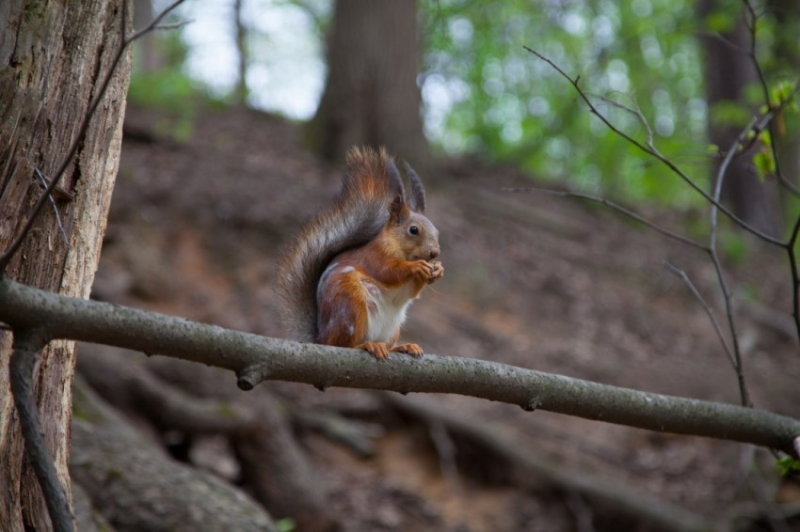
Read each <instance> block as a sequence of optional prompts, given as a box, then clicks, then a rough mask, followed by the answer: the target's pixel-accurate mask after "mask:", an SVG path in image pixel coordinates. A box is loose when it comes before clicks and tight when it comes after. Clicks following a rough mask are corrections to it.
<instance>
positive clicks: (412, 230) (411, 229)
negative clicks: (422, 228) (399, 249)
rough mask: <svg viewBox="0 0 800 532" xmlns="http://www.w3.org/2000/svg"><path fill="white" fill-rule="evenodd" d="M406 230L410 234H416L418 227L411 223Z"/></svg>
mask: <svg viewBox="0 0 800 532" xmlns="http://www.w3.org/2000/svg"><path fill="white" fill-rule="evenodd" d="M408 232H409V233H411V234H412V235H418V234H419V227H417V226H416V225H412V226H411V227H409V228H408Z"/></svg>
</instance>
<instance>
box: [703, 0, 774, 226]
mask: <svg viewBox="0 0 800 532" xmlns="http://www.w3.org/2000/svg"><path fill="white" fill-rule="evenodd" d="M698 9H699V15H700V21H701V27H702V28H704V27H705V19H706V17H707V16H708V15H709V14H711V13H713V12H714V11H716V10H718V9H722V6H721V2H719V1H718V0H703V1H702V2H701V3H700V4H699V8H698ZM700 41H701V45H702V46H703V49H704V52H705V81H706V101H707V102H708V108H709V111H711V110H713V108H714V106H715V105H717V104H720V103H725V102H729V103H735V104H739V105H745V98H744V90H745V87H746V86H747V85H749V84H751V83H756V82H758V77H757V72H756V70H755V66H754V65H753V63H752V61H751V59H750V57H748V55H747V54H746V53H745V52H743V50H749V49H750V45H751V43H750V35H749V30H748V29H747V27H746V26H745V23H744V20H742V19H741V18H739V19H738V20H737V21H736V24H735V26H734V27H733V28H732V29H731V30H730V31H728V32H725V33H723V34H721V35H713V34H711V33H709V32H708V31H705V30H703V31H702V32H701V38H700ZM742 127H743V125H730V124H725V123H723V124H715V123H714V122H713V120H709V126H708V136H709V140H710V141H711V143H713V144H716V145H717V146H719V149H720V150H721V151H723V152H725V151H727V150H729V149H730V148H731V146H732V144H733V143H734V142H735V141H736V137H737V136H738V135H739V133H740V132H741V130H742ZM753 153H754V152H753V151H752V150H750V151H748V152H744V153H742V154H739V155H737V156H736V157H735V158H734V159H733V161H732V162H731V164H730V166H729V167H728V171H727V174H726V175H725V181H724V183H723V187H722V200H723V202H725V203H726V204H728V205H730V206H731V208H732V209H733V212H734V214H736V215H737V216H738V217H739V218H741V219H742V220H744V221H746V222H748V223H749V224H750V225H752V226H754V227H755V228H757V229H759V230H761V231H763V232H765V233H767V234H770V235H774V236H778V235H779V234H780V224H781V216H780V212H779V202H778V187H777V184H776V183H775V181H774V180H769V179H765V180H764V181H763V182H762V181H761V180H760V179H759V177H758V175H757V174H756V171H755V169H754V167H753ZM720 162H721V161H720V160H718V161H716V164H714V166H713V168H712V172H713V178H712V182H714V181H715V180H716V175H717V171H718V169H719V164H720Z"/></svg>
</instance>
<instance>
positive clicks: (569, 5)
mask: <svg viewBox="0 0 800 532" xmlns="http://www.w3.org/2000/svg"><path fill="white" fill-rule="evenodd" d="M422 6H423V8H424V9H427V16H426V17H425V19H426V20H428V21H429V22H428V24H429V27H428V28H427V29H426V31H425V35H427V36H428V42H427V43H426V46H427V55H426V58H425V68H426V71H427V77H426V79H425V84H424V86H423V90H424V91H426V99H427V100H428V101H431V100H432V99H437V100H441V101H444V102H445V104H446V105H448V106H449V113H446V114H444V113H443V114H442V117H441V119H439V120H438V121H435V120H436V117H434V121H433V123H432V124H431V123H430V122H431V121H430V120H429V124H428V127H429V133H430V135H431V136H432V138H433V139H434V141H435V142H437V143H439V144H440V145H441V146H442V147H443V148H444V149H445V150H446V151H451V152H461V151H470V152H477V153H480V154H482V155H484V156H488V157H490V158H495V159H501V160H506V161H510V162H515V163H517V164H519V165H520V166H522V167H523V168H525V169H526V170H528V171H530V172H531V173H532V174H535V175H537V176H542V177H546V178H551V179H558V180H562V181H566V182H567V183H568V184H569V185H571V186H574V187H578V188H582V189H588V190H592V191H596V190H598V189H600V190H602V191H603V192H606V193H610V192H613V193H614V194H615V196H616V197H620V196H622V197H623V198H625V199H642V198H647V199H656V200H660V201H667V202H675V201H681V202H683V201H686V200H687V198H689V197H691V196H692V195H691V193H689V192H688V191H687V190H686V189H685V186H684V185H683V184H682V183H681V182H680V181H679V180H678V178H677V177H676V176H674V175H673V174H672V173H671V172H670V171H669V170H668V169H667V168H666V167H665V166H664V165H662V164H660V163H658V162H657V161H655V160H653V159H651V158H649V157H648V156H646V155H645V154H644V153H643V152H641V151H640V150H638V149H636V148H632V147H631V146H630V145H629V144H628V143H627V142H626V141H625V140H624V139H622V138H620V137H618V136H617V135H615V134H613V133H612V132H611V131H609V130H608V128H607V127H606V126H604V125H603V124H602V123H601V122H600V120H598V119H597V118H596V117H593V116H591V115H590V113H589V112H588V111H587V109H586V106H585V105H584V104H582V103H581V102H580V101H579V98H578V95H577V93H576V92H575V91H574V90H573V88H572V87H571V86H570V85H569V83H568V82H567V81H566V80H565V79H563V78H562V77H560V76H559V75H558V73H557V72H556V71H555V70H553V69H552V68H551V67H550V66H549V65H547V64H546V63H545V62H543V61H541V60H539V59H537V58H536V57H535V56H533V55H532V54H530V53H528V52H526V51H525V50H524V49H523V46H528V47H530V48H532V49H534V50H537V51H538V52H540V53H542V54H543V55H545V56H546V57H548V58H550V59H552V60H553V61H554V62H555V63H557V64H558V65H559V66H560V67H561V68H563V69H564V70H565V71H566V72H567V73H568V74H569V75H570V76H572V77H575V76H578V75H579V76H580V84H581V87H582V88H583V89H584V90H585V91H586V92H588V93H590V94H591V95H592V99H593V101H594V103H595V105H597V107H598V108H599V110H600V112H602V113H604V115H605V116H606V117H608V119H609V120H610V121H611V122H612V123H614V125H615V126H616V127H618V128H619V129H621V130H622V131H623V132H625V133H626V134H629V135H631V136H633V137H635V138H637V139H638V140H639V141H641V142H642V143H645V142H646V141H647V138H648V128H649V130H650V131H652V135H653V137H654V142H655V143H656V146H657V147H658V149H659V150H660V151H661V152H662V153H664V154H665V155H666V156H668V157H670V158H672V159H673V160H675V161H676V162H677V163H678V164H679V165H681V167H682V168H684V169H685V170H687V171H688V172H689V173H691V174H692V175H693V176H695V178H696V179H697V180H698V181H700V182H701V183H702V182H703V181H704V179H705V178H706V175H707V168H708V164H709V161H710V157H709V156H708V154H707V153H705V151H704V150H703V148H702V147H701V146H705V145H706V142H705V127H706V116H705V104H704V101H703V93H702V84H703V80H702V65H701V62H700V60H701V57H700V51H699V45H698V43H697V42H696V39H695V37H694V35H695V33H696V30H697V28H696V21H695V19H694V17H695V13H694V2H689V1H688V0H681V1H676V2H673V1H665V0H634V1H632V2H611V1H602V0H601V1H594V2H589V1H588V0H587V1H570V2H553V3H545V4H542V5H537V8H536V9H533V8H532V7H531V4H530V3H529V2H524V1H520V0H518V1H509V2H503V3H501V4H497V3H483V2H476V1H470V0H442V1H439V2H431V3H423V4H422ZM610 101H613V102H617V103H619V104H622V105H624V106H625V107H628V108H630V109H632V110H639V111H640V112H641V116H643V117H645V118H646V120H647V126H645V124H643V123H642V120H640V119H639V117H637V115H636V114H634V113H633V112H631V111H630V110H626V109H625V108H623V107H621V106H618V105H615V104H614V103H610Z"/></svg>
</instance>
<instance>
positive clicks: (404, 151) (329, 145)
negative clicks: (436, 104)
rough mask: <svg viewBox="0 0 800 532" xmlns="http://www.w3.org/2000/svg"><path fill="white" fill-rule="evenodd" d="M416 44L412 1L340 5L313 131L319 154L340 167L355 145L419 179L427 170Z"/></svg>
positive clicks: (363, 0)
mask: <svg viewBox="0 0 800 532" xmlns="http://www.w3.org/2000/svg"><path fill="white" fill-rule="evenodd" d="M418 43H419V39H418V36H417V10H416V2H415V1H414V0H337V2H336V6H335V9H334V22H333V28H332V30H331V34H330V36H329V41H328V69H329V71H328V79H327V82H326V85H325V91H324V93H323V95H322V100H321V101H320V105H319V108H318V110H317V114H316V116H315V117H314V120H313V121H312V123H311V125H310V135H309V137H310V139H311V142H312V146H313V147H314V148H315V149H316V150H317V151H318V152H319V153H320V154H322V155H323V156H324V157H325V158H327V159H329V160H337V161H338V160H343V159H344V155H345V153H346V152H347V150H348V149H349V148H350V147H351V146H354V145H361V144H364V145H369V146H373V147H375V148H377V147H380V146H386V147H387V148H388V149H389V150H390V151H391V152H392V153H395V154H397V155H399V156H400V157H403V158H405V159H407V160H408V161H409V162H410V163H411V165H412V166H414V167H415V168H416V169H417V171H418V172H420V173H424V172H425V171H426V170H427V169H428V167H429V152H428V146H427V143H426V141H425V137H424V135H423V132H422V118H421V116H420V103H421V96H420V91H419V88H418V87H417V84H416V79H417V74H418V71H419V69H418V61H419V48H418Z"/></svg>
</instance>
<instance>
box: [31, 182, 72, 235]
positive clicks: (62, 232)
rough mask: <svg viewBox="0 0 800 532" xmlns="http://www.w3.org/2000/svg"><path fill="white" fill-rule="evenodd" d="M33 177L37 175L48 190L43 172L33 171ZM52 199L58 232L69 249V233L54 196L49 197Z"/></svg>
mask: <svg viewBox="0 0 800 532" xmlns="http://www.w3.org/2000/svg"><path fill="white" fill-rule="evenodd" d="M33 175H35V176H36V177H37V178H38V179H39V181H41V182H42V187H43V188H45V189H46V188H47V179H46V178H45V177H44V175H43V174H42V172H40V171H39V169H38V168H34V169H33ZM48 198H50V204H51V205H52V206H53V214H54V215H55V217H56V224H58V231H59V232H60V233H61V238H63V239H64V245H65V246H66V247H69V238H67V232H66V231H65V230H64V226H63V225H62V224H61V215H60V214H59V212H58V205H56V200H54V199H53V196H48Z"/></svg>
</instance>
